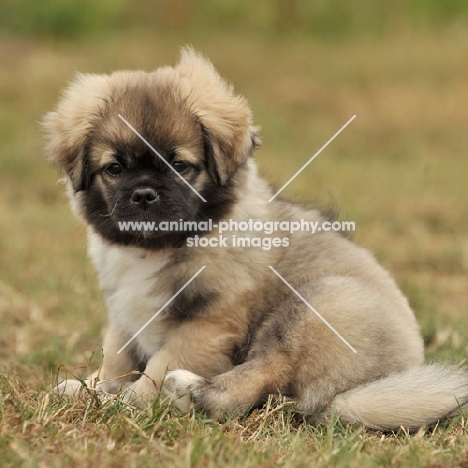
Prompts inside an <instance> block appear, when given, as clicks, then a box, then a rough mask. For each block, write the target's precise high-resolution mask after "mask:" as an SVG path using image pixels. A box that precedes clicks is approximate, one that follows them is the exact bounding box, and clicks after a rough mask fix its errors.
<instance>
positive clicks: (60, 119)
mask: <svg viewBox="0 0 468 468" xmlns="http://www.w3.org/2000/svg"><path fill="white" fill-rule="evenodd" d="M43 124H44V128H45V130H46V134H47V144H46V153H47V155H48V157H49V159H50V160H52V161H53V162H55V163H56V164H57V165H58V167H59V168H60V169H61V170H62V171H63V172H64V173H65V174H66V176H67V180H68V183H69V187H70V191H71V193H72V194H73V195H72V196H73V199H74V204H75V205H76V206H77V209H78V212H79V214H80V215H81V216H83V217H84V218H85V219H86V221H87V222H88V223H90V224H91V225H92V227H93V229H94V230H95V231H97V232H99V233H100V234H101V235H102V236H103V237H105V238H106V239H108V240H110V241H111V242H113V243H118V244H124V245H139V246H142V247H145V248H159V247H167V246H176V245H180V242H181V240H183V239H184V238H185V237H186V235H187V234H185V233H178V234H176V233H170V234H168V233H164V234H163V233H161V232H157V231H152V232H151V233H150V232H141V231H138V230H137V231H133V232H132V231H126V232H124V231H122V230H121V229H120V227H119V222H122V221H124V222H125V221H127V222H128V221H133V222H135V221H136V222H138V221H155V222H161V221H179V220H180V219H183V220H184V221H200V220H206V219H210V218H211V219H214V220H217V219H219V218H220V217H221V216H223V215H225V214H226V213H227V212H228V211H229V209H230V207H231V205H232V204H233V203H235V201H236V191H237V190H239V188H240V186H239V184H241V182H242V178H243V177H242V175H243V173H244V172H245V168H246V164H247V160H248V158H249V156H250V155H251V154H252V151H253V149H254V148H255V146H256V145H257V141H258V140H257V137H256V135H255V132H254V129H253V127H252V116H251V111H250V109H249V107H248V105H247V102H246V100H245V99H244V98H242V97H240V96H236V95H234V93H233V91H232V88H231V87H230V86H229V85H227V84H226V83H225V82H224V81H223V80H222V79H221V78H220V76H219V75H218V73H217V72H216V71H215V69H214V68H213V66H212V65H211V63H210V62H208V61H207V60H205V59H204V58H202V57H201V56H200V55H197V54H196V53H195V52H194V51H193V50H191V49H186V50H184V52H183V54H182V58H181V60H180V62H179V63H178V65H177V66H176V67H174V68H172V67H165V68H160V69H158V70H156V71H154V72H152V73H144V72H117V73H113V74H111V75H79V76H78V77H77V79H76V80H75V82H74V83H72V84H71V85H70V86H69V88H68V89H67V90H66V91H65V93H64V96H63V98H62V100H61V101H60V103H59V105H58V108H57V110H56V111H55V112H51V113H49V114H47V115H46V117H45V119H44V122H43ZM203 199H205V200H206V202H204V201H203ZM192 234H193V233H192Z"/></svg>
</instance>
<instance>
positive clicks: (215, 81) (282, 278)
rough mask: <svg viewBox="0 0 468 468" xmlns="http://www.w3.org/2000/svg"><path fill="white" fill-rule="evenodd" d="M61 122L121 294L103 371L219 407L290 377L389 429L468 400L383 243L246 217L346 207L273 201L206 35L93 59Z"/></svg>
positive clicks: (94, 235) (245, 110) (71, 170)
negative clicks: (156, 61) (189, 42)
mask: <svg viewBox="0 0 468 468" xmlns="http://www.w3.org/2000/svg"><path fill="white" fill-rule="evenodd" d="M44 128H45V130H46V134H47V144H46V153H47V156H48V158H49V159H50V160H51V161H53V162H54V163H55V164H56V165H57V166H58V167H59V169H60V170H61V171H62V172H63V173H65V175H66V181H67V185H68V193H69V195H70V199H71V204H72V207H73V210H74V212H75V213H76V214H77V216H78V217H79V218H80V219H82V220H84V221H85V222H86V223H87V226H88V233H89V239H88V246H89V255H90V257H91V260H92V262H93V263H94V266H95V267H96V270H97V272H98V275H99V279H100V283H101V287H102V290H103V293H104V297H105V300H106V304H107V308H108V315H109V317H108V320H109V326H108V329H107V332H106V334H105V338H104V344H103V354H104V357H103V364H102V369H101V371H100V373H99V374H94V375H93V376H91V378H90V379H91V380H90V382H89V384H90V385H95V386H96V388H97V389H98V390H101V391H103V392H107V393H111V394H118V393H120V392H122V393H121V394H122V395H123V398H124V399H125V400H126V401H128V402H130V403H133V404H136V405H139V406H145V405H147V404H150V403H151V401H152V400H154V398H155V397H156V396H158V395H162V396H163V397H168V398H170V399H171V400H172V401H173V402H174V404H175V405H176V406H178V407H179V408H180V409H181V410H183V411H188V410H189V408H190V407H191V406H192V405H193V406H194V407H195V409H197V410H204V411H205V412H206V414H207V415H208V416H209V417H211V418H215V419H218V420H222V419H223V418H224V417H225V416H226V415H235V416H239V415H242V414H244V413H246V412H247V411H248V410H249V409H251V408H252V407H254V406H256V405H259V404H261V403H262V402H264V401H265V399H266V398H267V397H268V395H271V394H274V395H283V396H285V397H287V398H289V399H291V400H292V401H294V405H295V409H296V411H297V412H298V413H301V414H304V415H307V416H310V417H312V418H316V419H317V420H319V421H320V420H326V419H327V418H329V417H330V415H331V413H332V411H338V412H339V413H340V414H341V418H342V419H343V420H344V421H345V422H361V423H363V424H365V425H366V426H368V427H372V428H377V429H382V430H391V429H395V428H398V427H400V426H405V427H407V428H408V429H415V428H417V427H419V426H422V425H426V424H432V423H434V422H436V421H437V420H439V419H441V418H443V417H446V416H452V415H455V414H457V413H458V412H459V410H460V409H461V408H463V407H466V405H467V403H468V373H467V371H466V370H465V369H460V368H455V367H450V366H447V365H430V366H425V365H424V364H423V341H422V339H421V336H420V332H419V329H418V325H417V323H416V321H415V318H414V315H413V312H412V311H411V309H410V307H409V305H408V302H407V300H406V299H405V297H404V296H403V295H402V293H401V292H400V291H399V289H398V288H397V286H396V284H395V282H394V281H393V279H392V278H391V276H390V275H389V274H388V273H387V272H386V271H385V270H384V269H383V268H382V267H381V266H379V265H378V264H377V262H376V261H375V259H374V258H373V257H372V255H371V254H370V253H369V252H368V251H367V250H364V249H363V248H360V247H358V246H356V245H354V244H353V243H352V242H351V241H350V240H348V239H347V238H346V237H345V236H343V235H341V233H338V232H334V231H332V230H325V229H322V230H317V231H316V232H315V234H313V235H311V232H304V231H295V232H293V233H290V232H289V233H288V235H287V236H282V237H278V239H279V240H278V239H276V240H273V241H271V239H270V240H269V241H268V239H269V238H268V235H266V234H265V232H258V231H257V230H255V229H252V228H251V229H249V230H247V231H246V230H245V229H244V227H245V225H246V224H248V222H249V221H250V223H251V224H250V226H252V225H253V224H252V223H253V222H257V223H258V222H260V223H269V222H270V223H274V222H276V223H277V224H276V226H279V225H281V224H280V223H283V222H285V223H293V222H299V221H300V222H303V220H306V221H307V222H309V223H317V225H320V226H321V225H323V223H326V222H332V221H333V220H331V219H329V218H327V216H326V215H325V214H323V213H321V212H320V211H318V210H310V209H306V208H304V207H302V206H299V205H296V204H293V203H290V202H288V201H284V200H279V199H277V198H275V199H274V200H273V201H271V202H269V200H270V199H271V198H272V197H273V195H274V192H273V191H272V189H271V188H270V187H269V186H268V184H267V183H266V182H265V181H264V180H263V179H262V178H261V177H259V175H258V174H257V169H256V165H255V162H254V160H253V158H252V155H253V152H254V150H255V148H256V147H257V146H258V145H259V143H260V141H259V137H258V128H257V127H254V126H253V123H252V114H251V111H250V109H249V106H248V104H247V102H246V100H245V99H244V98H243V97H241V96H238V95H235V94H234V92H233V90H232V87H231V86H230V85H228V84H227V83H226V82H225V81H223V80H222V79H221V77H220V76H219V75H218V73H217V72H216V71H215V69H214V68H213V66H212V65H211V63H210V62H208V61H207V60H206V59H204V58H203V57H202V56H200V55H198V54H197V53H195V52H194V51H193V50H192V49H185V50H184V51H183V53H182V57H181V60H180V62H179V63H178V64H177V65H176V66H175V67H164V68H160V69H158V70H156V71H154V72H151V73H145V72H141V71H136V72H130V71H122V72H116V73H113V74H111V75H92V74H90V75H79V76H78V77H77V79H76V80H75V81H74V82H73V83H72V84H71V85H70V86H69V87H68V89H67V90H66V91H65V93H64V95H63V97H62V100H61V101H60V103H59V105H58V107H57V110H56V111H55V112H51V113H49V114H48V115H47V116H46V117H45V119H44ZM228 222H229V223H231V224H230V226H231V227H232V229H231V231H230V232H229V239H227V240H228V242H227V241H226V239H224V240H223V239H222V233H221V228H220V226H223V228H225V227H226V225H227V223H228ZM122 223H134V224H133V225H131V226H133V227H131V228H130V229H125V228H123V227H122V226H124V227H125V225H124V224H122ZM138 223H153V224H154V223H156V225H159V226H162V224H163V223H166V225H167V224H169V225H170V223H172V224H173V225H179V226H182V228H179V229H177V230H172V231H168V230H167V229H159V230H156V229H143V230H142V229H139V228H138V226H142V224H138ZM184 223H191V224H190V226H195V227H196V228H195V229H188V225H186V224H184ZM236 223H237V224H236ZM242 223H244V224H242ZM205 225H208V226H209V228H208V229H205V228H204V226H205ZM135 226H136V227H135ZM324 226H325V225H324ZM127 227H128V225H127ZM282 234H284V233H282ZM239 238H242V239H243V241H242V243H241V244H239V243H238V242H237V240H239ZM267 241H268V242H267ZM135 371H137V372H135ZM80 386H81V384H80V382H78V381H73V380H66V381H64V382H62V383H61V384H60V385H59V386H58V387H57V388H56V390H57V391H59V392H61V393H65V394H68V395H74V394H76V393H77V392H78V390H79V388H80Z"/></svg>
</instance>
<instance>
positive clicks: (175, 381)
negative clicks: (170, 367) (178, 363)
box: [162, 369, 205, 413]
mask: <svg viewBox="0 0 468 468" xmlns="http://www.w3.org/2000/svg"><path fill="white" fill-rule="evenodd" d="M204 382H205V379H204V378H203V377H200V376H198V375H196V374H193V373H192V372H189V371H187V370H182V369H178V370H174V371H171V372H168V373H167V375H166V378H165V379H164V384H163V388H162V395H163V397H165V398H168V399H169V400H170V401H171V402H172V403H173V404H174V406H175V407H176V408H178V409H179V410H181V411H183V412H184V413H187V412H188V411H189V409H190V406H191V403H192V399H196V395H197V391H198V390H199V389H200V388H201V387H202V386H203V384H204Z"/></svg>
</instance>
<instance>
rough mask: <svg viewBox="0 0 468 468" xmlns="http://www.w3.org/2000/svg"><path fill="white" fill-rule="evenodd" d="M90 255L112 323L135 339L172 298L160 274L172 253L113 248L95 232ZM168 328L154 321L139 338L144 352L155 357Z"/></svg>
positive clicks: (138, 343) (136, 342)
mask: <svg viewBox="0 0 468 468" xmlns="http://www.w3.org/2000/svg"><path fill="white" fill-rule="evenodd" d="M88 252H89V255H90V257H91V260H92V261H93V264H94V266H95V268H96V270H97V272H98V275H99V280H100V283H101V287H102V290H103V293H104V297H105V299H106V304H107V308H108V312H109V321H110V322H111V323H112V324H114V325H116V326H117V327H118V328H119V329H121V330H123V331H125V332H126V333H127V334H128V336H129V337H132V336H134V335H135V334H136V333H137V332H138V331H139V330H140V328H141V327H142V326H143V325H144V324H145V323H146V322H147V321H148V320H149V319H150V318H151V317H153V315H154V314H155V313H156V312H158V310H159V309H160V308H161V307H162V306H163V305H164V304H165V303H166V302H167V301H168V300H169V299H170V297H171V291H167V290H166V291H161V290H160V289H161V288H159V289H158V277H159V273H160V271H161V269H162V268H163V267H164V266H165V265H166V264H167V262H168V260H169V256H170V253H165V252H164V253H159V252H157V253H154V252H146V251H144V250H141V249H136V248H132V247H120V246H119V247H116V246H111V245H109V244H106V243H105V242H104V241H103V240H102V238H101V237H100V236H98V235H96V234H94V233H92V232H91V233H90V234H89V236H88ZM165 328H166V327H165V326H164V322H163V321H162V320H160V319H159V320H158V318H156V319H155V320H153V321H152V322H151V324H150V325H148V326H147V327H146V328H145V329H144V331H142V332H141V333H140V334H139V335H138V337H137V338H136V339H135V344H136V345H137V347H138V349H139V350H140V352H142V353H144V354H146V355H147V356H152V355H153V354H154V353H155V352H156V351H157V350H158V349H159V348H160V346H161V343H162V342H163V340H164V334H165V332H166V329H165Z"/></svg>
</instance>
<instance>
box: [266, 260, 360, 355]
mask: <svg viewBox="0 0 468 468" xmlns="http://www.w3.org/2000/svg"><path fill="white" fill-rule="evenodd" d="M270 269H271V270H272V271H273V273H274V274H275V275H276V276H277V277H278V278H279V279H280V280H281V281H282V282H283V283H284V284H285V285H286V286H287V287H288V288H289V289H290V290H291V291H292V292H293V293H294V294H296V296H297V297H298V298H299V299H301V300H302V302H304V304H305V305H306V306H307V307H308V308H309V309H310V310H311V311H312V312H313V313H314V314H315V315H316V316H317V317H318V318H319V319H320V320H321V321H322V322H323V323H324V324H325V325H326V326H327V327H328V328H329V329H330V330H331V331H332V332H334V333H335V334H336V335H337V336H338V338H339V339H340V340H341V341H342V342H343V343H344V344H345V345H346V346H347V347H348V348H349V349H350V350H351V351H352V352H353V353H357V351H356V350H355V349H354V348H353V347H352V346H351V345H350V344H349V343H348V342H347V341H346V340H345V339H344V338H343V337H342V336H341V335H340V334H339V333H338V332H337V331H336V330H335V329H334V328H333V327H332V326H331V325H330V324H329V323H328V322H327V321H326V320H325V319H324V318H323V317H322V316H321V315H320V314H319V313H318V312H317V311H316V310H315V309H314V308H313V307H312V306H311V305H310V304H309V303H308V302H307V301H306V300H305V299H304V298H303V297H302V296H301V295H300V294H299V293H298V292H297V291H296V290H295V289H294V288H293V287H292V286H291V285H290V284H289V283H288V282H287V281H286V280H285V279H284V278H283V277H282V276H281V275H280V274H279V273H278V272H277V271H276V270H275V269H274V268H273V267H272V266H270Z"/></svg>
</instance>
